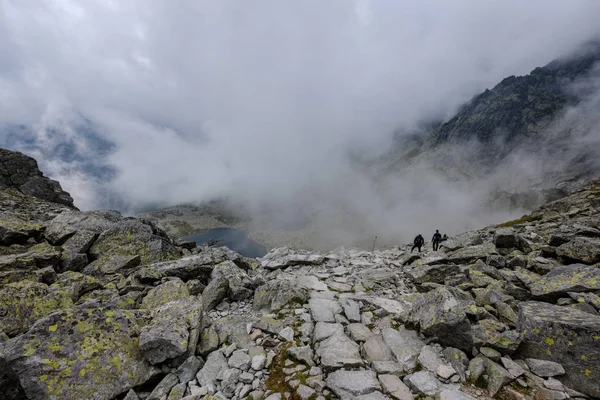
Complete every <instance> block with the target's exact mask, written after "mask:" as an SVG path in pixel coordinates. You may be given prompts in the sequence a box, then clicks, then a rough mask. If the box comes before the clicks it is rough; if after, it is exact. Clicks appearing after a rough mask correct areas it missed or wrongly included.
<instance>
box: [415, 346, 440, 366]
mask: <svg viewBox="0 0 600 400" xmlns="http://www.w3.org/2000/svg"><path fill="white" fill-rule="evenodd" d="M419 363H420V364H421V365H422V366H423V368H425V369H427V370H429V371H431V372H434V373H435V372H436V371H437V370H438V368H439V367H441V366H443V365H446V363H445V362H444V360H442V357H440V355H439V354H438V353H437V352H436V351H435V350H434V348H433V347H431V346H429V345H427V346H423V348H422V349H421V352H420V353H419Z"/></svg>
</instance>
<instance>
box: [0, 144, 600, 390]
mask: <svg viewBox="0 0 600 400" xmlns="http://www.w3.org/2000/svg"><path fill="white" fill-rule="evenodd" d="M1 156H2V157H1V158H3V159H4V160H3V161H2V162H0V177H2V179H0V206H1V214H0V398H1V399H11V400H15V399H32V400H42V399H61V400H63V399H65V400H68V399H98V400H100V399H106V400H110V399H119V400H121V399H127V400H134V399H146V400H179V399H186V400H192V399H216V398H219V399H268V400H277V399H294V400H296V399H303V400H306V399H311V400H315V399H320V400H323V399H357V400H358V399H362V400H366V399H372V400H376V399H401V400H405V399H443V400H463V399H465V400H466V399H489V398H499V399H515V400H518V399H567V398H573V399H586V398H599V397H600V314H599V311H600V296H599V295H600V269H599V268H598V267H599V266H600V213H599V210H600V183H595V184H592V185H590V186H588V187H587V188H585V189H583V190H580V191H578V192H575V193H573V194H571V195H570V196H569V197H566V198H564V199H561V200H558V201H555V202H552V203H548V204H547V205H545V206H543V207H542V208H540V209H538V210H537V211H535V212H534V213H532V214H531V215H529V216H527V217H524V218H522V219H521V220H517V221H511V222H509V223H506V224H503V225H504V226H498V227H488V228H485V229H482V230H479V231H474V232H468V233H464V234H461V235H458V236H456V237H453V238H451V239H450V240H449V241H447V242H444V243H443V245H442V247H441V248H440V250H439V251H437V252H434V251H432V250H431V247H430V246H429V245H426V247H425V251H424V252H423V253H421V254H417V253H416V252H414V253H410V251H409V250H410V248H408V249H407V248H405V247H402V248H397V249H391V250H375V251H374V252H367V251H361V250H356V249H344V248H340V249H337V250H335V251H332V252H329V253H324V254H318V253H312V252H303V251H292V250H289V249H287V248H276V249H274V250H272V251H271V252H270V253H269V254H267V255H266V256H265V257H263V258H262V259H258V260H257V259H248V258H244V257H241V256H240V255H238V254H236V253H233V252H231V251H229V250H227V249H225V248H199V247H196V246H195V243H186V242H181V241H177V240H174V239H172V238H170V237H169V236H168V235H167V234H165V232H164V231H162V230H160V229H159V228H157V227H156V226H155V225H154V224H153V223H152V222H150V221H148V220H145V219H137V218H126V217H123V216H121V215H120V214H119V213H117V212H114V211H94V212H81V211H79V210H77V209H75V208H73V207H72V203H70V202H69V201H62V202H59V203H57V202H56V201H57V200H56V199H63V200H65V199H66V200H68V199H70V196H68V194H66V193H64V192H62V191H61V189H60V185H58V186H57V184H56V183H48V182H47V178H44V177H43V176H42V174H41V173H40V172H39V170H37V165H36V164H35V161H33V163H32V159H30V158H29V157H26V156H24V155H21V154H19V153H12V152H7V151H3V153H2V154H1ZM6 159H10V160H11V161H10V162H6ZM20 176H33V177H34V181H35V182H36V183H37V184H38V186H39V187H42V188H51V189H52V190H50V189H48V190H33V191H32V190H23V188H22V186H23V183H20V184H19V182H18V178H19V177H20ZM5 177H11V179H8V178H6V179H5ZM25 181H26V182H27V179H25ZM50 182H51V181H50ZM30 186H31V185H29V186H27V187H30Z"/></svg>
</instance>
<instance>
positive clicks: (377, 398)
mask: <svg viewBox="0 0 600 400" xmlns="http://www.w3.org/2000/svg"><path fill="white" fill-rule="evenodd" d="M355 399H356V400H389V397H388V396H386V395H384V394H383V393H381V392H371V393H369V394H363V395H360V396H356V397H355Z"/></svg>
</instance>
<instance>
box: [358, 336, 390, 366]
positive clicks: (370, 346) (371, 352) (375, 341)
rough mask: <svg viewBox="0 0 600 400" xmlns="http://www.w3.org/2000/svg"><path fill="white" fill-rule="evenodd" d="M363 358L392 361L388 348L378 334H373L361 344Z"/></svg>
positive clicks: (370, 360) (371, 360)
mask: <svg viewBox="0 0 600 400" xmlns="http://www.w3.org/2000/svg"><path fill="white" fill-rule="evenodd" d="M363 351H364V355H365V359H367V360H368V361H369V362H373V361H392V359H393V356H392V352H391V350H390V348H389V347H388V346H387V345H386V344H385V342H384V341H383V339H382V338H381V337H380V336H373V337H371V339H369V340H367V341H366V342H365V343H364V344H363Z"/></svg>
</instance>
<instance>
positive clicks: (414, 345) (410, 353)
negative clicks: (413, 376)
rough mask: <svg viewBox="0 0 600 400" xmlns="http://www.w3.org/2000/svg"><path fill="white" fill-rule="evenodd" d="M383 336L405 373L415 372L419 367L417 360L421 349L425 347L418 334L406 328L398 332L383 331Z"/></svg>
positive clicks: (391, 330)
mask: <svg viewBox="0 0 600 400" xmlns="http://www.w3.org/2000/svg"><path fill="white" fill-rule="evenodd" d="M382 336H383V341H384V342H385V344H387V345H388V347H389V348H390V350H391V351H392V353H393V354H394V356H395V357H396V360H397V361H398V363H400V365H402V367H403V368H404V370H405V372H411V371H413V370H414V369H415V368H416V367H417V358H418V357H419V354H420V353H421V349H422V348H423V346H425V343H424V342H423V341H422V340H421V339H419V337H418V336H417V333H416V332H414V331H410V330H408V329H405V328H404V327H400V328H399V329H398V330H395V329H389V328H388V329H384V330H383V331H382Z"/></svg>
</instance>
